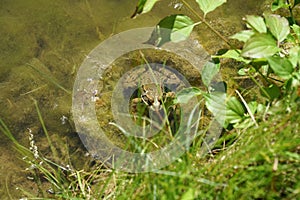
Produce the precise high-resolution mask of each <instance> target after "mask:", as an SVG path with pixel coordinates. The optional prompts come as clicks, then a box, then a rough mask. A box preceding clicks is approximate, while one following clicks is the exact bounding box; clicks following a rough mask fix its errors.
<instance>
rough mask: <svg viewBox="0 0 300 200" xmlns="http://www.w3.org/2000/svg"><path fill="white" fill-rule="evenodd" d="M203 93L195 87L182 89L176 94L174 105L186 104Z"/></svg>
mask: <svg viewBox="0 0 300 200" xmlns="http://www.w3.org/2000/svg"><path fill="white" fill-rule="evenodd" d="M203 93H204V92H203V91H201V90H200V89H199V88H196V87H190V88H184V89H182V90H180V91H179V92H178V93H177V95H176V99H175V103H176V104H177V103H179V104H181V103H188V102H189V101H190V100H191V99H192V98H194V97H197V96H200V95H202V94H203Z"/></svg>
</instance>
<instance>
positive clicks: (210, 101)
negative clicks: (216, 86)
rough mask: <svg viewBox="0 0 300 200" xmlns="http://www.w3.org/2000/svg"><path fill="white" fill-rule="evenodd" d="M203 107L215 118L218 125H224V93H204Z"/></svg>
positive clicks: (225, 110)
mask: <svg viewBox="0 0 300 200" xmlns="http://www.w3.org/2000/svg"><path fill="white" fill-rule="evenodd" d="M203 96H204V98H205V100H206V101H205V105H206V107H207V109H208V110H209V111H210V112H211V113H212V114H213V115H214V116H215V118H216V120H217V121H218V122H219V123H220V124H222V125H223V124H224V123H225V118H226V112H227V109H226V104H225V101H226V93H225V92H218V91H217V92H211V93H204V94H203Z"/></svg>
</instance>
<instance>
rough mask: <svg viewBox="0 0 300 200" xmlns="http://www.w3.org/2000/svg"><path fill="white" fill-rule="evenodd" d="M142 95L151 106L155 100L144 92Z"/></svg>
mask: <svg viewBox="0 0 300 200" xmlns="http://www.w3.org/2000/svg"><path fill="white" fill-rule="evenodd" d="M141 97H142V100H143V102H144V103H145V104H146V105H148V106H150V105H152V104H153V100H152V99H150V98H149V97H148V96H147V95H146V94H142V96H141Z"/></svg>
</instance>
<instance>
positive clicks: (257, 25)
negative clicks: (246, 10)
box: [246, 15, 267, 33]
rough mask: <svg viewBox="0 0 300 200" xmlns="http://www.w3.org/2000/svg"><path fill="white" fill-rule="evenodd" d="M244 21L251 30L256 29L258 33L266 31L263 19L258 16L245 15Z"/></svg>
mask: <svg viewBox="0 0 300 200" xmlns="http://www.w3.org/2000/svg"><path fill="white" fill-rule="evenodd" d="M246 22H247V24H248V26H249V27H251V28H252V29H253V30H255V31H257V32H258V33H266V32H267V27H266V24H265V22H264V19H263V18H262V17H260V16H254V15H247V16H246Z"/></svg>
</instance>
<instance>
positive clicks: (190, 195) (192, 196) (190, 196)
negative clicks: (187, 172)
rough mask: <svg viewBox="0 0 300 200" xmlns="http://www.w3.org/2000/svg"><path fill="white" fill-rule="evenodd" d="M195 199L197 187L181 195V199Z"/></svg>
mask: <svg viewBox="0 0 300 200" xmlns="http://www.w3.org/2000/svg"><path fill="white" fill-rule="evenodd" d="M193 199H195V189H194V188H189V189H188V190H187V191H186V192H185V193H183V195H182V196H181V200H193Z"/></svg>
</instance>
